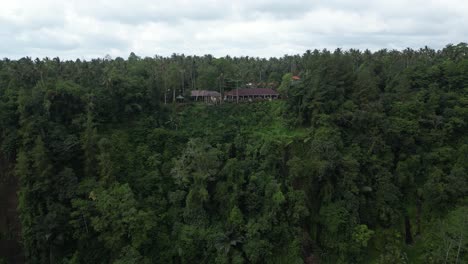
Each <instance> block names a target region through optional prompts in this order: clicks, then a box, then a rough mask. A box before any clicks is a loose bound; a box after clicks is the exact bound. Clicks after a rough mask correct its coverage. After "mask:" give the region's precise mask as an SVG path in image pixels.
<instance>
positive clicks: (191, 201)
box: [0, 43, 468, 264]
mask: <svg viewBox="0 0 468 264" xmlns="http://www.w3.org/2000/svg"><path fill="white" fill-rule="evenodd" d="M291 71H292V72H291ZM293 75H299V76H300V77H301V79H300V80H291V77H292V76H293ZM262 76H263V77H264V78H262ZM265 76H267V77H265ZM283 76H284V77H283ZM250 82H253V83H262V82H263V83H276V85H277V86H278V87H279V90H280V91H281V92H282V94H283V100H279V101H271V102H257V103H247V104H233V103H224V104H221V105H205V104H195V103H184V104H177V103H173V101H174V99H175V97H176V96H178V95H180V94H185V95H187V94H188V93H189V92H190V90H193V89H197V88H201V89H214V90H221V91H228V90H230V89H234V88H235V87H236V86H237V85H238V84H239V85H242V84H245V83H250ZM467 124H468V46H467V45H466V44H464V43H461V44H458V45H449V46H447V47H446V48H444V49H442V50H437V51H436V50H431V49H428V48H424V49H420V50H417V51H416V50H411V49H407V50H404V51H388V50H380V51H377V52H370V51H364V52H361V51H358V50H349V51H342V50H339V49H337V50H335V51H334V52H330V51H327V50H323V51H317V50H315V51H307V52H306V53H305V54H303V55H301V56H285V57H283V58H271V59H268V60H267V59H258V58H249V57H242V58H230V57H225V58H213V57H211V56H204V57H186V56H184V55H173V56H172V57H170V58H164V57H154V58H140V57H138V56H136V55H135V54H133V53H132V54H131V55H130V56H129V58H128V59H126V60H125V59H122V58H116V59H111V58H105V59H95V60H91V61H80V60H76V61H61V60H60V59H58V58H55V59H48V58H45V59H42V60H39V59H36V60H34V61H33V60H31V59H30V58H23V59H20V60H14V61H13V60H8V59H4V60H2V61H0V165H2V170H3V172H2V173H0V176H1V177H2V181H0V184H2V185H4V186H3V187H5V186H13V187H15V186H16V185H14V184H10V185H8V184H9V183H10V182H15V181H17V182H19V187H18V190H17V192H18V204H17V210H18V214H19V221H20V224H21V235H20V236H19V237H20V238H19V237H18V236H17V237H16V238H17V239H20V240H21V243H22V248H23V252H24V258H25V261H26V262H27V263H69V264H71V263H121V264H123V263H466V262H468V244H467V243H468V242H467V241H468V237H467V235H468V234H467V230H468V228H467V215H468V203H467V202H468V201H467V199H466V197H467V194H468V185H467V181H468V176H467V175H468V174H467V173H468V134H467V133H466V132H467V131H468V125H467ZM15 188H16V187H15ZM4 199H6V198H4ZM2 207H3V208H0V209H1V210H2V212H4V211H7V210H10V211H11V210H12V208H11V205H8V204H7V203H5V205H3V204H2ZM13 210H14V209H13ZM0 230H1V231H2V233H0V240H2V241H4V240H5V239H6V236H7V235H8V236H10V237H11V236H12V234H6V233H7V232H4V231H3V230H4V228H1V229H0ZM13 236H14V235H13ZM2 252H3V251H2ZM8 258H9V256H7V255H6V256H5V259H6V260H7V259H8ZM0 259H1V258H0ZM0 262H1V260H0Z"/></svg>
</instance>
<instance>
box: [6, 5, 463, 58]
mask: <svg viewBox="0 0 468 264" xmlns="http://www.w3.org/2000/svg"><path fill="white" fill-rule="evenodd" d="M467 41H468V0H390V1H388V0H386V1H380V0H321V1H319V0H308V1H299V0H225V1H224V0H220V1H215V0H192V1H190V0H165V1H161V0H153V1H145V0H129V1H124V0H40V1H39V0H0V57H2V58H3V57H8V58H20V57H23V56H30V57H33V58H35V57H45V56H49V57H56V56H59V57H61V58H67V59H75V58H85V59H89V58H95V57H104V56H105V55H107V54H108V55H110V56H112V57H116V56H122V57H127V56H128V54H129V53H130V52H132V51H133V52H135V53H136V54H137V55H140V56H153V55H155V54H158V55H170V54H172V53H185V54H187V55H191V54H196V55H204V54H213V55H214V56H224V55H231V56H239V55H248V56H255V57H257V56H258V57H271V56H282V55H284V54H297V53H302V52H304V51H305V50H307V49H315V48H317V49H322V48H328V49H334V48H337V47H340V48H345V49H348V48H359V49H365V48H369V49H371V50H376V49H380V48H388V49H404V48H406V47H412V48H420V47H424V46H425V45H427V46H429V47H431V48H442V47H444V46H445V45H446V44H448V43H459V42H467Z"/></svg>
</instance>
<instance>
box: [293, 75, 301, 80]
mask: <svg viewBox="0 0 468 264" xmlns="http://www.w3.org/2000/svg"><path fill="white" fill-rule="evenodd" d="M292 79H293V80H300V79H301V77H299V76H293V77H292Z"/></svg>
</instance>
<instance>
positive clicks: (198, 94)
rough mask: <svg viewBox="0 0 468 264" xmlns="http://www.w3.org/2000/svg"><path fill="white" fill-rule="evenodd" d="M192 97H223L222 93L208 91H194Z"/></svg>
mask: <svg viewBox="0 0 468 264" xmlns="http://www.w3.org/2000/svg"><path fill="white" fill-rule="evenodd" d="M190 95H191V96H192V97H221V94H220V93H218V92H216V91H208V90H193V91H192V92H191V94H190Z"/></svg>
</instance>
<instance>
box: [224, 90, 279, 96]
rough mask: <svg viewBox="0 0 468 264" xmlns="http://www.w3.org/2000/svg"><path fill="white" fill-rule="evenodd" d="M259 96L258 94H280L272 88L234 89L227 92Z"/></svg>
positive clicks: (233, 94)
mask: <svg viewBox="0 0 468 264" xmlns="http://www.w3.org/2000/svg"><path fill="white" fill-rule="evenodd" d="M237 95H239V96H258V95H279V93H278V92H277V91H275V90H273V89H271V88H252V89H245V88H244V89H238V91H237V89H234V90H231V91H229V92H227V93H226V96H237Z"/></svg>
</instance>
